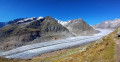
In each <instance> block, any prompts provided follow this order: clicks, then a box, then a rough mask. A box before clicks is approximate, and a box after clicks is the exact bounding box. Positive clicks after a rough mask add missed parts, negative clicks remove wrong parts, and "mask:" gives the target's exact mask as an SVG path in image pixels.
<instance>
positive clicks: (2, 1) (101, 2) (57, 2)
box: [0, 0, 120, 25]
mask: <svg viewBox="0 0 120 62" xmlns="http://www.w3.org/2000/svg"><path fill="white" fill-rule="evenodd" d="M48 15H49V16H51V17H53V18H57V19H59V20H62V21H67V20H71V19H77V18H82V19H83V20H84V21H86V22H87V23H88V24H90V25H93V24H97V23H99V22H101V21H104V20H111V19H112V20H113V19H115V18H120V0H0V22H7V21H9V20H12V19H16V18H25V17H39V16H43V17H45V16H48Z"/></svg>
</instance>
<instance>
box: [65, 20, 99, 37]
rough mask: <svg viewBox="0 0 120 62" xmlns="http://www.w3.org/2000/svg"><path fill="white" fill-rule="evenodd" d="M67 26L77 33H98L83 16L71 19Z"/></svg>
mask: <svg viewBox="0 0 120 62" xmlns="http://www.w3.org/2000/svg"><path fill="white" fill-rule="evenodd" d="M65 27H67V28H68V29H69V30H70V31H71V32H73V33H74V34H75V35H93V34H95V33H98V31H97V30H95V29H93V28H92V27H91V26H89V25H88V24H87V23H86V22H85V21H83V20H82V19H81V18H79V19H73V20H71V21H70V22H69V23H68V24H67V25H66V26H65Z"/></svg>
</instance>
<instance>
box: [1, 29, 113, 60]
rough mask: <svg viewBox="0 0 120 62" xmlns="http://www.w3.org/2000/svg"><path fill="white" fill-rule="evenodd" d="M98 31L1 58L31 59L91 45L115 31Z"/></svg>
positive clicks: (25, 47) (38, 44)
mask: <svg viewBox="0 0 120 62" xmlns="http://www.w3.org/2000/svg"><path fill="white" fill-rule="evenodd" d="M97 30H99V31H100V33H98V34H95V35H93V36H79V37H70V38H66V39H62V40H55V41H49V42H42V43H37V44H32V45H26V46H22V47H19V48H16V49H13V50H10V51H6V52H1V53H0V56H4V57H6V58H21V59H29V58H32V57H34V56H37V55H40V54H43V53H46V52H51V51H55V50H59V49H63V48H68V47H72V46H76V45H83V44H84V45H85V44H89V43H91V42H93V41H95V40H97V39H99V38H101V37H103V36H105V35H107V34H109V33H111V32H112V31H113V30H102V29H97Z"/></svg>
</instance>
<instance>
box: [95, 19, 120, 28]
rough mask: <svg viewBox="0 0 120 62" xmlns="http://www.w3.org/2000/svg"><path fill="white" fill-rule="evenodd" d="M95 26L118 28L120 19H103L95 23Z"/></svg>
mask: <svg viewBox="0 0 120 62" xmlns="http://www.w3.org/2000/svg"><path fill="white" fill-rule="evenodd" d="M93 27H94V28H102V29H116V28H118V27H120V19H115V20H107V21H103V22H101V23H99V24H96V25H93Z"/></svg>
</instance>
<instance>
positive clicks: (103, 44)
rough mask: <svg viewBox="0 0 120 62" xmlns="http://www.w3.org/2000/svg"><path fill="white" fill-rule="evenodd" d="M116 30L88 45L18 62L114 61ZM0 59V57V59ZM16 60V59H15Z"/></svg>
mask: <svg viewBox="0 0 120 62" xmlns="http://www.w3.org/2000/svg"><path fill="white" fill-rule="evenodd" d="M116 38H117V36H116V31H114V32H113V33H111V34H109V35H108V36H105V37H103V38H102V39H99V40H97V41H96V42H93V43H91V44H89V45H86V46H83V47H77V48H72V49H64V50H60V51H55V52H52V53H47V54H43V55H41V56H37V57H34V58H32V59H31V60H22V61H21V60H19V61H20V62H115V61H116V59H115V41H114V39H116ZM0 60H1V59H0ZM17 62H18V61H17Z"/></svg>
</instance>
